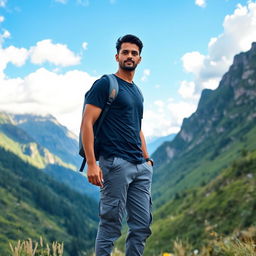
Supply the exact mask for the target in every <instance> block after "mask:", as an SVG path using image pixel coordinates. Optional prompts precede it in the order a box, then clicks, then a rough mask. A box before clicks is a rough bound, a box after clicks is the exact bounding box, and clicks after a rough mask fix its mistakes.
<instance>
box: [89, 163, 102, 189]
mask: <svg viewBox="0 0 256 256" xmlns="http://www.w3.org/2000/svg"><path fill="white" fill-rule="evenodd" d="M87 178H88V181H89V182H90V183H92V184H93V185H96V186H99V187H103V183H102V182H103V175H102V171H101V169H100V167H99V166H98V165H97V164H96V163H95V164H93V165H88V169H87Z"/></svg>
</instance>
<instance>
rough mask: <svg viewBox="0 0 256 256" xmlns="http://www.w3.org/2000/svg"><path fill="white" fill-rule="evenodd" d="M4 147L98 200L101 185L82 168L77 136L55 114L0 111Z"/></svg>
mask: <svg viewBox="0 0 256 256" xmlns="http://www.w3.org/2000/svg"><path fill="white" fill-rule="evenodd" d="M0 147H2V148H4V149H5V150H8V151H10V152H12V153H14V154H15V155H17V156H18V157H20V158H21V159H23V160H24V161H27V162H28V163H29V164H31V165H33V166H35V167H36V168H39V169H42V170H44V171H45V173H47V174H49V175H51V176H52V177H54V178H55V179H57V180H58V181H60V182H63V183H65V184H67V185H69V186H70V187H71V188H73V189H75V190H77V191H79V192H80V193H85V194H88V195H90V196H91V197H93V198H95V199H97V200H98V198H99V190H98V188H97V187H95V186H92V185H91V184H90V183H89V182H88V181H87V179H86V177H84V175H81V174H80V173H79V172H78V166H79V164H80V163H81V160H82V158H81V157H79V155H78V142H77V138H76V137H75V135H73V134H72V133H71V132H69V131H68V130H67V128H66V127H64V126H62V125H61V124H59V123H58V121H57V120H56V119H55V118H54V117H53V116H51V115H48V116H38V115H29V114H26V115H15V114H10V113H5V112H0Z"/></svg>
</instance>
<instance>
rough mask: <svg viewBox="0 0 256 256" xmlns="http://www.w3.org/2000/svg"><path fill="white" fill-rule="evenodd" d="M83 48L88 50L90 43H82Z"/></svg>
mask: <svg viewBox="0 0 256 256" xmlns="http://www.w3.org/2000/svg"><path fill="white" fill-rule="evenodd" d="M82 47H83V49H84V50H87V47H88V43H87V42H83V43H82Z"/></svg>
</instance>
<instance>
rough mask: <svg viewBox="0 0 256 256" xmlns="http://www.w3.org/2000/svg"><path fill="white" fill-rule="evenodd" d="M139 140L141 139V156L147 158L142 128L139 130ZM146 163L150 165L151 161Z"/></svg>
mask: <svg viewBox="0 0 256 256" xmlns="http://www.w3.org/2000/svg"><path fill="white" fill-rule="evenodd" d="M140 140H141V150H142V153H143V157H144V158H145V159H146V158H149V154H148V151H147V145H146V140H145V137H144V134H143V132H142V130H140ZM147 163H148V164H150V165H152V163H151V161H148V162H147Z"/></svg>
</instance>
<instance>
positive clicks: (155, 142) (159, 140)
mask: <svg viewBox="0 0 256 256" xmlns="http://www.w3.org/2000/svg"><path fill="white" fill-rule="evenodd" d="M175 135H176V134H169V135H167V136H162V137H155V138H153V139H151V140H150V141H149V142H147V150H148V153H149V155H152V154H153V153H154V152H155V150H156V149H157V148H158V147H159V146H160V145H161V144H163V143H164V142H165V141H172V140H173V138H174V137H175Z"/></svg>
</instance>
